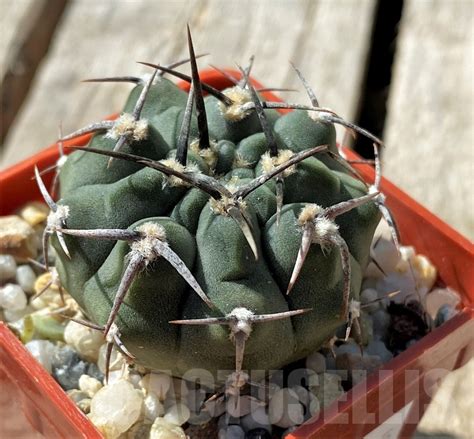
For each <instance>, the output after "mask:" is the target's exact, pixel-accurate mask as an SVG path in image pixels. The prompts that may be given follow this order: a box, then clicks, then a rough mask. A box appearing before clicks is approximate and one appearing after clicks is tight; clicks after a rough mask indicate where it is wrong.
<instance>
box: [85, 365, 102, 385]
mask: <svg viewBox="0 0 474 439" xmlns="http://www.w3.org/2000/svg"><path fill="white" fill-rule="evenodd" d="M87 375H89V376H90V377H92V378H95V379H96V380H97V381H99V382H101V383H103V382H104V378H105V376H104V374H103V373H102V372H101V371H100V369H99V366H97V364H95V363H90V364H89V366H88V367H87Z"/></svg>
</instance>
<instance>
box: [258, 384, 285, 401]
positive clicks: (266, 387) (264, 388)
mask: <svg viewBox="0 0 474 439" xmlns="http://www.w3.org/2000/svg"><path fill="white" fill-rule="evenodd" d="M261 384H262V385H261V386H259V387H258V388H257V397H258V399H259V400H260V401H269V400H270V398H271V397H272V396H273V395H274V394H275V393H276V392H278V390H280V389H281V386H279V385H278V384H276V383H272V382H262V383H261Z"/></svg>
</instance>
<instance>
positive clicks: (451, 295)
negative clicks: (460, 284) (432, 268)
mask: <svg viewBox="0 0 474 439" xmlns="http://www.w3.org/2000/svg"><path fill="white" fill-rule="evenodd" d="M460 302H461V297H460V296H459V294H458V293H457V292H456V291H454V290H453V289H451V288H435V289H434V290H433V291H431V292H430V293H428V294H427V295H426V312H427V313H428V314H429V315H430V316H431V318H432V319H435V318H436V315H437V314H438V311H439V309H440V308H441V307H442V306H443V305H449V306H450V307H451V308H456V307H457V306H458V305H459V303H460Z"/></svg>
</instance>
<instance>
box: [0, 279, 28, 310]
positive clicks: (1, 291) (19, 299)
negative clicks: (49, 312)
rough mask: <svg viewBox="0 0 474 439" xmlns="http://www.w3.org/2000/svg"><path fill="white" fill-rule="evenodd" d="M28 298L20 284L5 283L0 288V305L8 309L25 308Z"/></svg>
mask: <svg viewBox="0 0 474 439" xmlns="http://www.w3.org/2000/svg"><path fill="white" fill-rule="evenodd" d="M27 303H28V299H27V298H26V295H25V292H24V291H23V290H22V288H21V287H20V285H16V284H6V285H5V286H4V287H3V288H0V307H2V308H4V309H7V310H10V311H20V310H22V309H25V308H26V305H27Z"/></svg>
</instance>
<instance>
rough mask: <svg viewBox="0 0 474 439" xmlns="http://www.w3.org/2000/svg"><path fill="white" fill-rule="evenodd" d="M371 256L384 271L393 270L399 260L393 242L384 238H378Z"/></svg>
mask: <svg viewBox="0 0 474 439" xmlns="http://www.w3.org/2000/svg"><path fill="white" fill-rule="evenodd" d="M372 256H373V258H374V259H375V260H376V261H377V264H378V265H379V266H380V267H381V268H382V270H383V271H384V272H385V273H392V272H394V271H395V269H396V267H397V264H398V261H399V260H400V256H399V254H398V250H397V247H396V246H395V244H394V243H393V242H392V241H391V240H388V239H384V238H381V239H379V240H378V242H377V245H376V246H375V247H374V248H373V250H372Z"/></svg>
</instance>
